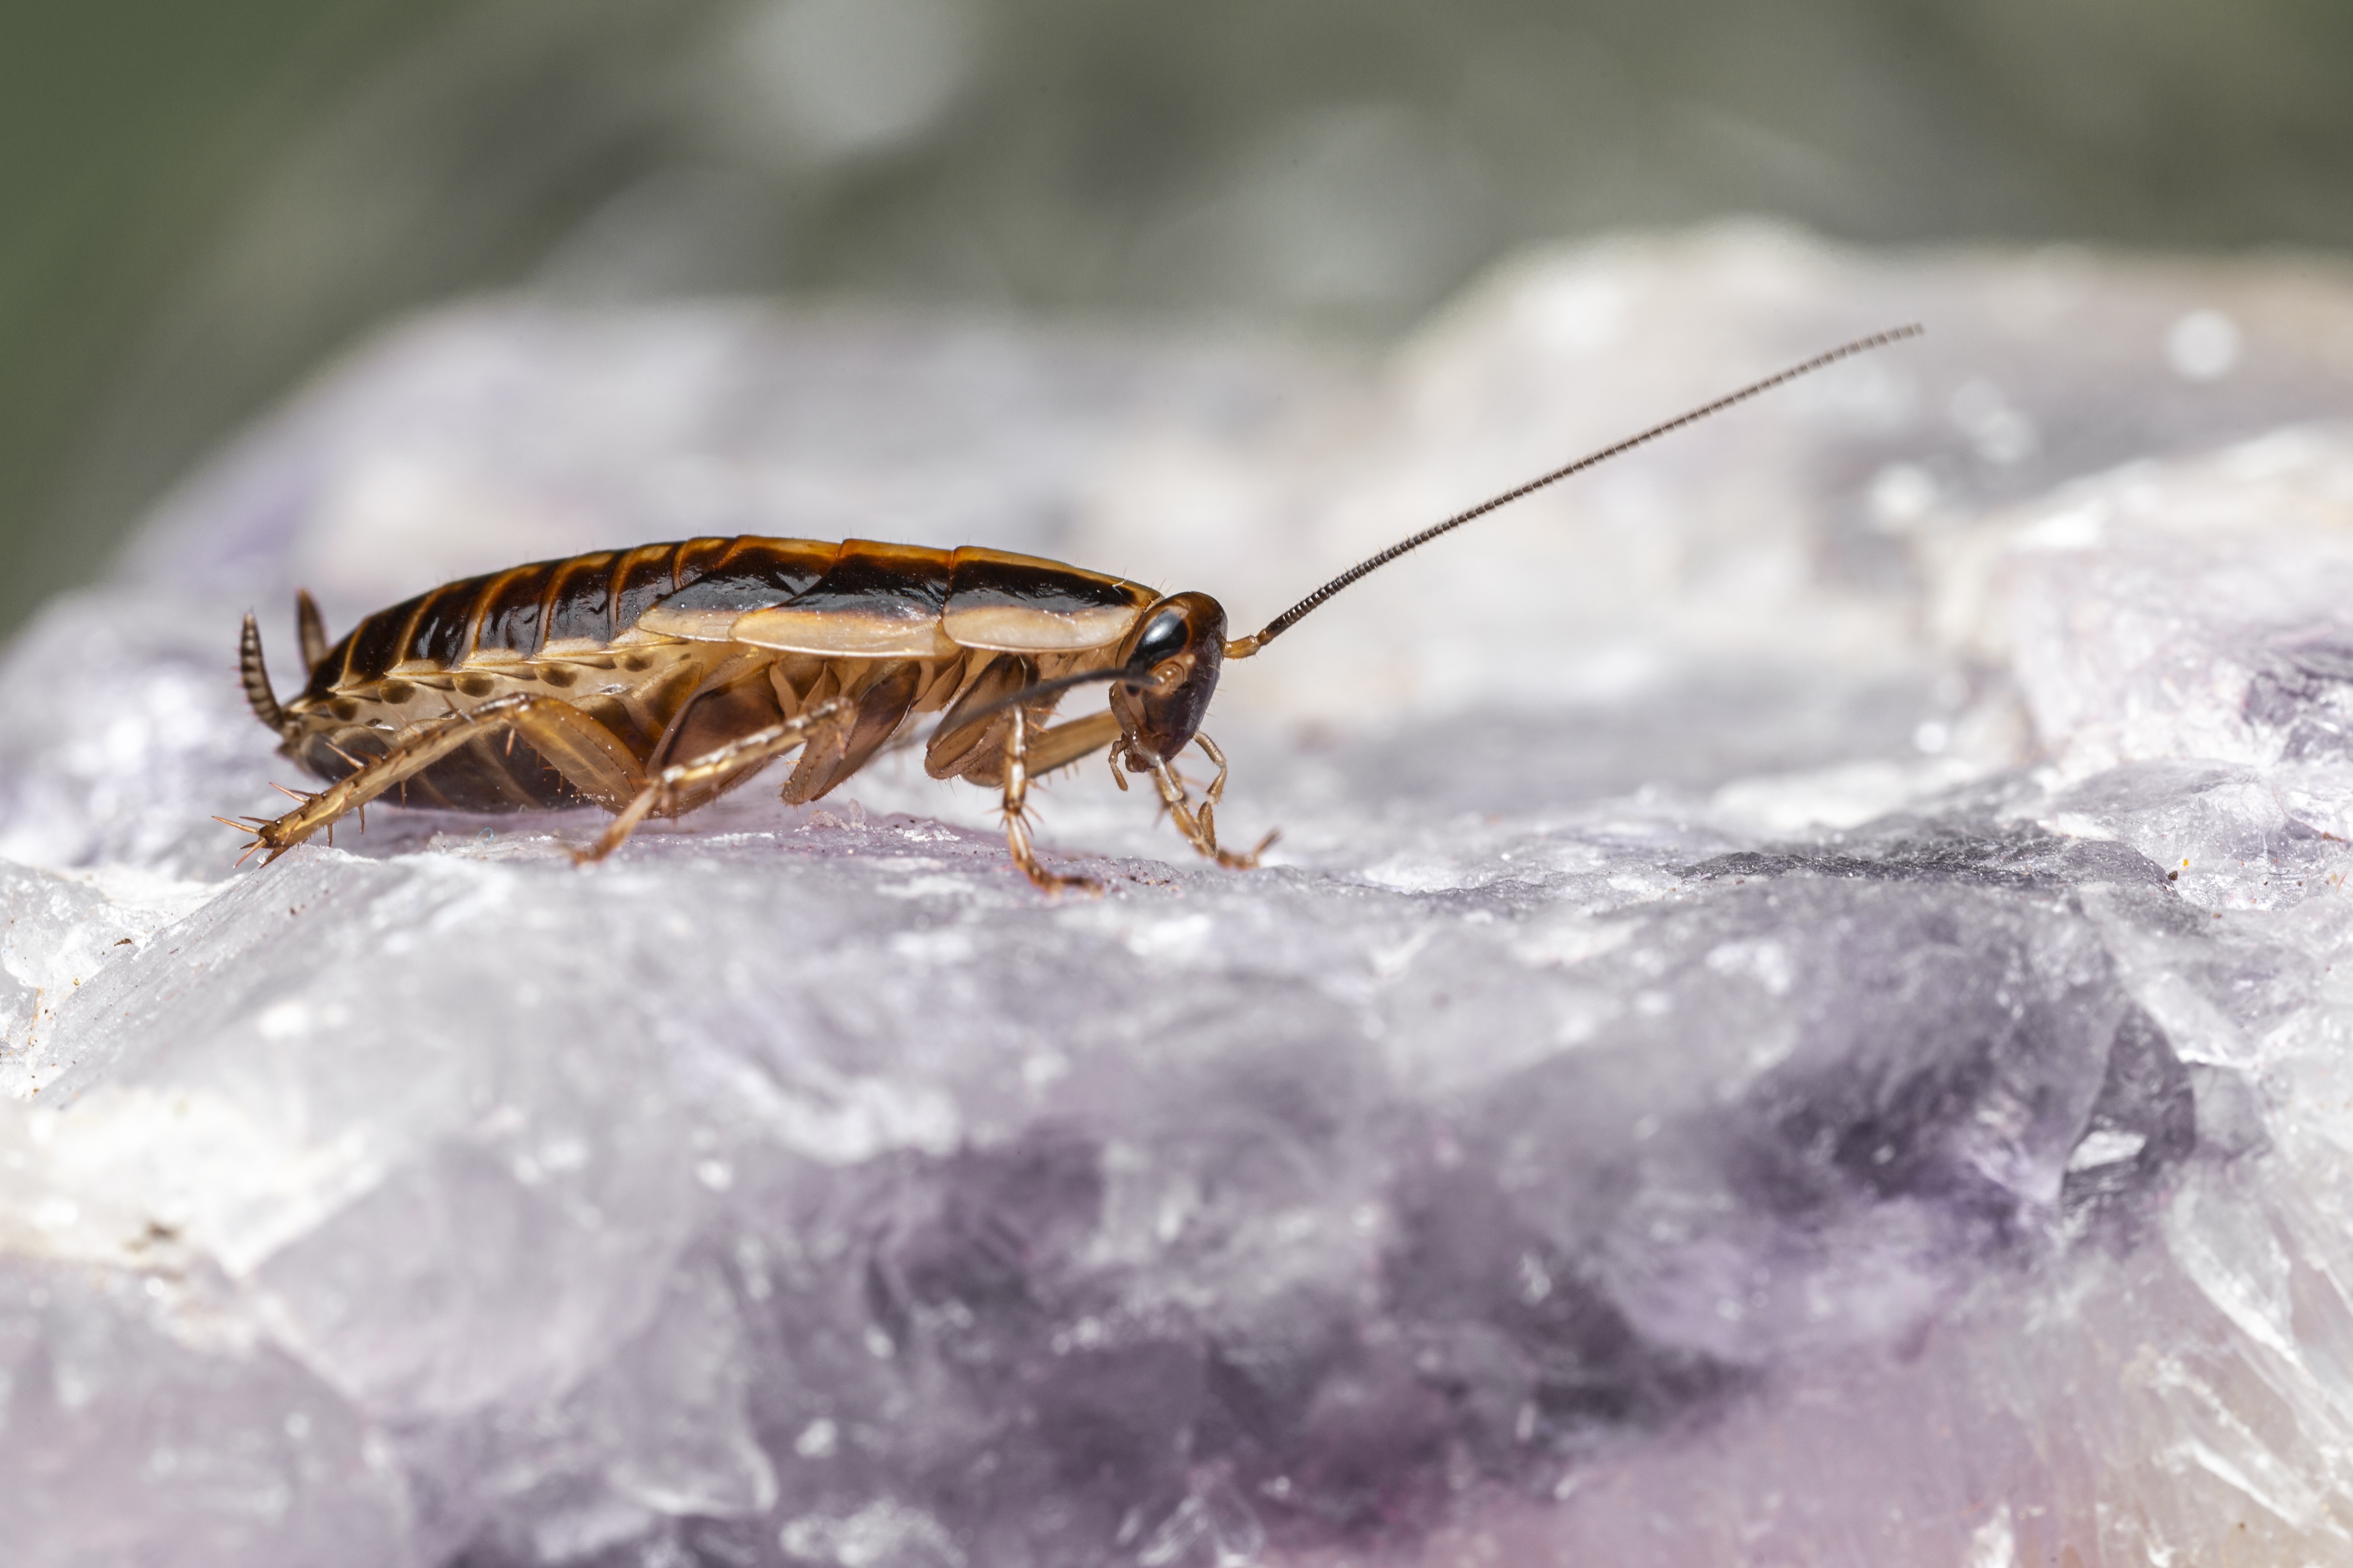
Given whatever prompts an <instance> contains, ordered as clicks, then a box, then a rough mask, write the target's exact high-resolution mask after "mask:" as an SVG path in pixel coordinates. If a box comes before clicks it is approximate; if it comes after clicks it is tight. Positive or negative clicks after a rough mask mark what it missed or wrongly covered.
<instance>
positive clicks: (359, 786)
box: [214, 692, 646, 866]
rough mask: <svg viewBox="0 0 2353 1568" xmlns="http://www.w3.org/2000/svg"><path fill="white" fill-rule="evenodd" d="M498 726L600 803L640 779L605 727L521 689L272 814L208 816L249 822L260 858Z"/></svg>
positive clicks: (453, 717) (607, 803) (408, 737)
mask: <svg viewBox="0 0 2353 1568" xmlns="http://www.w3.org/2000/svg"><path fill="white" fill-rule="evenodd" d="M500 731H505V732H506V733H507V734H509V735H510V736H518V737H520V738H522V740H523V741H525V742H528V743H529V744H530V745H531V747H532V749H533V750H534V751H536V752H539V754H540V755H541V756H542V757H543V758H544V759H546V761H547V763H548V765H549V766H551V767H553V768H554V769H555V771H556V772H558V773H562V774H563V775H564V776H565V779H567V780H568V781H570V783H571V784H572V786H573V787H574V788H575V789H576V790H578V791H579V792H580V793H581V794H582V795H586V796H588V798H589V799H591V800H594V801H596V803H597V804H598V805H602V806H604V807H605V809H607V811H618V810H620V809H621V807H622V805H623V804H624V803H625V802H627V801H628V799H629V797H630V796H631V795H634V794H635V793H637V792H638V790H640V789H642V788H643V787H644V785H645V782H646V780H645V772H644V770H643V769H642V768H640V767H639V766H638V759H637V758H636V757H635V756H634V755H632V754H631V753H630V752H629V749H628V747H627V746H625V745H623V744H622V743H621V742H620V739H619V737H617V736H616V735H615V734H614V733H613V731H610V730H607V728H605V726H604V725H602V724H600V723H598V722H597V721H596V720H594V719H592V718H590V717H589V716H588V715H587V714H586V713H583V712H582V711H581V710H579V709H577V708H575V707H573V706H572V705H571V704H570V703H568V702H564V701H559V700H556V699H555V698H553V697H541V696H537V695H535V694H533V693H528V692H525V693H520V694H518V695H516V696H513V697H501V698H499V699H497V700H495V701H491V702H485V703H483V704H482V705H481V706H480V707H479V708H475V709H471V710H468V711H465V712H462V713H449V714H446V715H444V716H443V717H441V718H438V719H428V720H426V721H424V722H422V723H420V724H417V725H414V726H412V727H411V728H410V729H409V731H407V733H406V734H404V735H402V736H401V737H400V738H399V739H398V740H397V741H396V742H393V744H392V746H391V748H390V749H389V750H388V751H386V752H385V754H384V755H382V756H380V757H375V758H372V759H371V760H369V761H368V762H366V763H363V764H361V766H360V768H359V770H358V771H357V772H355V773H351V774H348V775H347V776H345V777H343V778H342V779H339V780H337V781H336V782H335V783H333V784H329V785H328V786H327V787H326V788H325V789H322V790H320V791H318V792H317V793H316V794H314V795H309V796H307V797H306V798H305V799H304V800H303V802H302V804H301V805H299V806H296V807H295V808H294V809H293V810H292V811H290V812H288V813H287V814H286V815H285V816H280V817H279V818H277V819H276V820H274V821H263V820H261V819H260V818H258V817H255V818H248V819H247V820H245V821H242V822H231V821H229V819H228V818H227V817H225V816H224V817H216V818H215V819H214V820H215V821H217V822H224V823H227V825H228V826H231V827H239V828H247V829H250V830H251V832H252V834H253V842H252V843H251V844H248V845H247V846H246V852H247V853H248V854H251V853H252V852H253V851H254V850H256V849H267V850H269V858H267V859H265V860H263V861H262V864H263V865H265V866H267V865H268V864H269V862H270V861H271V860H275V859H277V858H278V857H280V855H283V854H285V853H286V851H288V850H289V849H291V848H292V847H294V846H295V845H297V844H300V843H301V842H302V840H304V839H305V838H308V837H311V835H312V834H313V833H316V832H318V831H319V830H320V829H321V828H322V827H327V826H332V824H333V823H334V822H335V821H336V820H337V819H339V818H341V817H342V816H343V815H344V814H345V813H347V812H353V811H357V810H358V809H359V808H360V807H362V806H364V805H366V804H367V803H368V802H369V801H372V800H374V799H375V797H376V796H378V795H382V794H383V793H384V792H385V791H386V790H388V789H390V788H392V787H393V786H394V785H395V784H399V783H400V782H401V781H402V780H404V779H410V778H414V777H416V776H417V774H418V773H422V772H424V771H425V770H426V769H427V768H429V767H431V766H432V765H433V764H434V763H438V762H439V761H440V760H441V759H442V758H444V757H446V756H448V754H449V753H450V752H454V751H457V750H458V749H459V747H461V746H466V745H470V744H471V743H472V742H475V741H478V740H481V739H484V738H485V737H488V736H491V735H495V734H497V733H499V732H500Z"/></svg>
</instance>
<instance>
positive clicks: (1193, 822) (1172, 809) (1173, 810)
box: [1152, 748, 1274, 871]
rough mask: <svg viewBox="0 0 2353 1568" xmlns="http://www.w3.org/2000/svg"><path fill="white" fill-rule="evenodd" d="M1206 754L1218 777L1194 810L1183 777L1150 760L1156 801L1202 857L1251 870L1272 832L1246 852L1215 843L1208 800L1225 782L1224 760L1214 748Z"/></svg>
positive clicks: (1213, 814) (1214, 818)
mask: <svg viewBox="0 0 2353 1568" xmlns="http://www.w3.org/2000/svg"><path fill="white" fill-rule="evenodd" d="M1209 756H1210V759H1211V760H1212V761H1214V762H1216V763H1218V780H1217V783H1216V784H1211V785H1210V786H1209V790H1208V794H1209V795H1210V797H1211V798H1210V801H1208V802H1204V803H1203V805H1201V808H1200V809H1199V810H1198V811H1196V810H1194V808H1193V803H1192V801H1191V799H1190V798H1189V797H1188V796H1187V795H1186V793H1185V781H1184V780H1183V779H1181V778H1178V777H1177V776H1176V769H1174V768H1172V767H1170V766H1169V765H1168V764H1167V763H1159V762H1155V763H1153V764H1152V782H1153V783H1155V784H1158V785H1159V786H1160V804H1161V805H1164V806H1166V807H1167V808H1168V817H1169V820H1170V821H1172V822H1174V823H1176V831H1177V832H1179V833H1182V834H1183V835H1184V836H1185V841H1186V842H1187V843H1188V844H1190V845H1192V847H1194V848H1195V849H1196V850H1197V851H1198V852H1199V853H1200V855H1201V857H1202V858H1204V859H1208V860H1215V861H1216V862H1217V863H1218V864H1219V865H1220V866H1223V867H1224V868H1226V869H1227V870H1229V871H1251V870H1255V869H1257V868H1258V858H1259V857H1260V856H1261V855H1263V854H1265V853H1266V851H1267V849H1268V847H1269V846H1271V845H1272V844H1273V843H1274V835H1273V834H1271V833H1270V834H1268V835H1267V836H1266V837H1263V838H1261V839H1260V840H1259V841H1258V847H1256V848H1254V849H1252V850H1251V851H1250V853H1249V854H1247V855H1242V854H1237V853H1236V852H1235V851H1233V850H1231V849H1220V848H1219V847H1218V819H1217V807H1216V805H1214V804H1212V803H1213V802H1214V800H1215V797H1216V794H1217V791H1218V790H1219V787H1220V786H1221V785H1223V784H1224V783H1225V782H1226V774H1225V760H1224V759H1223V758H1222V757H1219V755H1218V753H1217V752H1216V751H1215V749H1214V748H1213V749H1211V750H1210V752H1209Z"/></svg>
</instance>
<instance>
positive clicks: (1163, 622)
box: [1129, 605, 1192, 673]
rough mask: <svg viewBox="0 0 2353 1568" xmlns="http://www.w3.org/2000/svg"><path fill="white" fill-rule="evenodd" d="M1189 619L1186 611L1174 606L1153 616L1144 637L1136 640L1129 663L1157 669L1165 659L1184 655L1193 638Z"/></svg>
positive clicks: (1146, 626)
mask: <svg viewBox="0 0 2353 1568" xmlns="http://www.w3.org/2000/svg"><path fill="white" fill-rule="evenodd" d="M1189 619H1190V617H1189V616H1187V615H1186V613H1185V611H1184V610H1182V609H1179V608H1177V607H1176V606H1174V605H1172V606H1170V607H1169V608H1167V609H1166V610H1163V611H1161V612H1160V614H1158V615H1156V616H1153V617H1152V619H1151V620H1150V621H1148V622H1146V623H1145V627H1144V632H1143V635H1142V636H1140V637H1137V638H1136V639H1135V653H1134V658H1132V659H1131V660H1130V661H1129V662H1130V663H1131V664H1134V665H1140V666H1142V667H1144V668H1147V669H1155V667H1156V666H1158V665H1159V664H1160V663H1161V662H1162V661H1163V660H1164V659H1170V658H1176V656H1177V655H1178V654H1180V653H1183V652H1184V651H1185V645H1186V643H1187V641H1189V640H1190V638H1191V630H1192V629H1191V627H1190V626H1189V625H1188V624H1187V623H1188V621H1189ZM1155 673H1156V670H1155Z"/></svg>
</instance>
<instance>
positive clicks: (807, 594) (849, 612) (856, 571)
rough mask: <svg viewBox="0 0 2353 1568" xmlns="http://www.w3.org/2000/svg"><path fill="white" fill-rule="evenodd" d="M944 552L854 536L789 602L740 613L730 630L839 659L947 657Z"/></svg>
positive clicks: (762, 642)
mask: <svg viewBox="0 0 2353 1568" xmlns="http://www.w3.org/2000/svg"><path fill="white" fill-rule="evenodd" d="M949 560H950V557H949V555H948V553H947V552H945V551H944V550H926V549H923V548H922V547H921V546H918V545H913V544H880V543H877V542H874V541H872V540H870V539H852V540H849V541H847V542H844V543H843V545H842V546H841V552H840V553H839V555H837V556H835V557H834V562H833V565H832V567H831V569H829V570H828V572H827V573H826V574H825V575H824V576H823V577H820V578H818V581H817V582H816V583H815V584H813V585H812V586H810V587H809V588H807V590H806V591H804V592H803V593H801V594H799V595H796V596H795V597H794V598H793V600H792V601H791V602H790V603H789V604H785V605H776V606H775V607H774V608H771V609H763V610H753V611H751V612H749V613H748V614H745V615H744V616H738V617H737V618H736V620H735V621H734V623H733V626H730V628H729V631H728V635H729V637H732V638H733V640H734V641H736V642H741V643H748V644H750V645H751V646H752V647H772V648H776V649H778V650H779V651H781V652H785V653H814V654H823V655H827V656H829V657H833V658H953V657H954V656H955V653H956V651H957V650H956V645H955V643H953V642H951V641H949V640H948V638H947V637H945V636H944V635H943V634H942V633H941V631H940V610H941V608H942V606H944V605H945V604H946V603H947V596H948V563H949Z"/></svg>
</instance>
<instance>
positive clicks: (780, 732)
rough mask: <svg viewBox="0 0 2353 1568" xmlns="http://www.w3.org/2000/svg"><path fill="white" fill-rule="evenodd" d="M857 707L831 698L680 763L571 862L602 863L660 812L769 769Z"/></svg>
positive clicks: (655, 780)
mask: <svg viewBox="0 0 2353 1568" xmlns="http://www.w3.org/2000/svg"><path fill="white" fill-rule="evenodd" d="M856 706H857V704H856V703H855V702H854V701H852V700H850V699H849V698H845V697H828V698H827V699H826V700H824V701H822V702H819V703H817V704H816V705H814V706H812V707H811V708H809V709H808V710H807V711H805V712H802V713H797V714H796V715H794V716H793V717H792V718H790V719H787V720H786V721H784V722H782V723H780V724H771V725H769V726H767V727H766V728H765V729H763V730H755V731H753V732H752V733H750V734H748V735H745V736H744V737H742V738H741V739H740V740H734V741H730V742H727V743H726V744H725V745H723V746H719V747H716V748H714V749H712V750H711V751H708V752H704V753H703V754H702V755H701V756H699V757H696V758H694V759H693V760H692V761H691V762H684V763H676V764H674V765H673V766H670V767H667V768H664V769H662V771H661V772H659V773H656V774H654V776H653V777H652V779H650V780H649V781H648V783H647V784H646V786H645V787H644V788H643V789H641V790H639V791H638V796H637V798H636V799H635V800H632V801H631V802H629V804H628V805H626V806H624V807H622V809H621V811H620V813H619V815H617V816H615V817H614V818H613V821H612V824H611V826H608V827H607V828H606V829H605V831H604V833H603V835H602V836H601V837H598V838H597V840H596V843H595V844H593V845H591V846H589V847H587V848H586V849H575V850H574V851H573V852H572V858H573V860H574V862H575V864H579V865H586V864H587V863H588V862H589V861H591V860H602V859H603V858H605V857H606V856H607V855H610V854H611V853H612V852H613V851H614V850H616V849H618V848H619V847H621V846H622V845H624V844H626V843H628V841H629V835H630V834H632V833H635V832H636V831H637V830H638V824H639V823H641V822H643V821H645V819H646V818H647V817H649V816H653V815H654V814H655V813H657V812H665V811H669V810H671V809H672V808H674V807H675V806H676V805H678V803H679V801H680V800H681V798H682V797H684V796H687V795H693V794H696V793H698V792H700V791H702V790H706V789H710V788H711V787H712V786H713V785H722V786H723V785H724V784H727V783H729V782H731V781H733V780H734V779H736V778H738V777H740V776H742V775H743V774H744V773H750V772H752V771H753V770H754V769H756V768H760V767H764V766H765V765H766V764H767V763H770V762H772V761H774V760H775V759H776V758H778V757H781V756H783V755H784V754H785V753H786V752H789V751H791V750H792V749H793V748H794V747H796V746H799V745H803V744H806V743H807V741H808V739H809V737H810V736H811V735H812V734H814V733H816V732H817V731H819V730H821V729H822V728H824V727H825V726H826V725H828V724H832V723H836V722H838V721H841V720H842V719H844V718H846V717H847V716H848V715H849V712H850V710H852V709H853V708H855V707H856Z"/></svg>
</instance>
